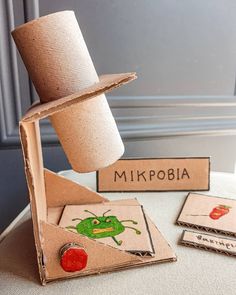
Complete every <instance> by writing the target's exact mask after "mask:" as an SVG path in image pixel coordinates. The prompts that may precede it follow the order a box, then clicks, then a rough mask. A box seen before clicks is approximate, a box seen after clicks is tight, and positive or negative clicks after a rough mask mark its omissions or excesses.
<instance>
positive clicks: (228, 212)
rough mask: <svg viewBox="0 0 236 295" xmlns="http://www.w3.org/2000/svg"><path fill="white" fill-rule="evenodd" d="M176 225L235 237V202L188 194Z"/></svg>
mask: <svg viewBox="0 0 236 295" xmlns="http://www.w3.org/2000/svg"><path fill="white" fill-rule="evenodd" d="M176 223H177V224H178V225H185V226H188V227H193V228H197V229H204V230H206V231H213V232H216V233H222V234H226V235H231V236H236V200H234V199H228V198H221V197H214V196H208V195H202V194H195V193H190V194H189V195H188V196H187V198H186V200H185V203H184V205H183V208H182V210H181V212H180V215H179V217H178V219H177V221H176Z"/></svg>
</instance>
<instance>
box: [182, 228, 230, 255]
mask: <svg viewBox="0 0 236 295" xmlns="http://www.w3.org/2000/svg"><path fill="white" fill-rule="evenodd" d="M180 244H182V245H185V246H190V247H195V248H199V249H203V250H207V251H213V252H216V253H220V254H226V255H228V256H236V240H235V239H231V238H222V237H219V236H216V235H212V234H205V233H200V232H195V231H189V230H184V231H183V234H182V237H181V240H180Z"/></svg>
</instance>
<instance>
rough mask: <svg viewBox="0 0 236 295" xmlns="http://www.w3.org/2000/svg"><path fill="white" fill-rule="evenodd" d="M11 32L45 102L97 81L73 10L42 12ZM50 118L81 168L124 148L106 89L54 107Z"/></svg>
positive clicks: (99, 163) (100, 164)
mask: <svg viewBox="0 0 236 295" xmlns="http://www.w3.org/2000/svg"><path fill="white" fill-rule="evenodd" d="M12 35H13V38H14V40H15V42H16V45H17V47H18V49H19V52H20V54H21V56H22V59H23V61H24V63H25V66H26V68H27V70H28V72H29V75H30V77H31V79H32V81H33V83H34V85H35V88H36V90H37V92H38V94H39V97H40V100H41V102H42V103H45V102H49V101H51V100H56V99H60V98H62V97H65V96H67V95H70V94H73V93H76V92H77V91H79V90H81V89H84V88H86V87H88V86H91V85H93V84H94V83H98V82H99V79H98V76H97V73H96V70H95V68H94V65H93V62H92V60H91V57H90V55H89V52H88V49H87V47H86V44H85V41H84V39H83V36H82V33H81V31H80V28H79V25H78V23H77V20H76V18H75V15H74V12H73V11H63V12H58V13H54V14H50V15H47V16H43V17H41V18H39V19H37V20H33V21H31V22H29V23H26V24H24V25H22V26H20V27H18V28H16V29H15V30H14V31H13V32H12ZM104 46H105V44H104ZM50 120H51V122H52V125H53V127H54V129H55V130H56V133H57V135H58V137H59V140H60V142H61V144H62V147H63V149H64V151H65V153H66V155H67V157H68V160H69V162H70V164H71V166H72V168H73V169H74V170H76V171H78V172H89V171H94V170H98V169H99V168H103V167H105V166H107V165H110V164H112V163H113V162H115V161H116V160H118V159H119V158H120V157H121V156H122V154H123V152H124V145H123V143H122V140H121V138H120V135H119V132H118V130H117V126H116V124H115V121H114V118H113V116H112V114H111V111H110V108H109V106H108V103H107V100H106V97H105V95H104V94H103V95H100V96H98V97H95V98H92V99H90V100H87V101H83V102H80V103H78V104H77V105H75V106H73V107H70V108H67V109H66V110H64V111H61V112H59V113H56V114H54V115H52V116H51V117H50Z"/></svg>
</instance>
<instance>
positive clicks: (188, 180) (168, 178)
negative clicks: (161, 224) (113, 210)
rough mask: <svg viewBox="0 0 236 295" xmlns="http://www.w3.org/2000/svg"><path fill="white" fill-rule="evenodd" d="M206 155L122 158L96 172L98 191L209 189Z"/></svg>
mask: <svg viewBox="0 0 236 295" xmlns="http://www.w3.org/2000/svg"><path fill="white" fill-rule="evenodd" d="M209 175H210V159H209V158H208V157H205V158H166V159H165V158H153V159H152V158H150V159H149V158H146V159H122V160H118V161H117V162H115V163H114V164H112V165H111V166H109V167H106V168H103V169H99V170H98V172H97V191H98V192H134V191H135V192H139V191H146V192H151V191H189V190H191V191H194V190H209Z"/></svg>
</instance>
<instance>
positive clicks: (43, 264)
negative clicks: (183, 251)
mask: <svg viewBox="0 0 236 295" xmlns="http://www.w3.org/2000/svg"><path fill="white" fill-rule="evenodd" d="M20 134H21V141H22V148H23V153H24V160H25V169H26V176H27V181H28V186H29V193H30V200H31V205H32V206H31V208H32V219H33V225H34V237H35V245H36V250H37V257H38V265H39V272H40V278H41V281H42V284H45V283H46V282H49V281H51V280H54V279H59V278H68V277H75V276H84V275H89V274H94V273H100V272H107V271H113V270H119V269H123V268H128V267H135V266H139V265H140V266H141V265H146V264H152V263H159V262H165V261H175V260H176V256H175V254H174V252H173V250H172V249H171V247H170V246H169V245H168V243H167V242H166V240H165V239H164V238H163V236H162V235H161V234H160V232H159V231H158V229H157V228H156V227H155V225H154V224H153V223H152V222H151V221H150V219H149V218H148V217H147V222H148V225H149V229H150V233H151V236H152V241H153V246H154V249H155V252H156V253H155V255H154V257H142V258H141V257H138V256H136V255H133V254H129V253H127V252H125V251H121V250H118V249H116V248H113V247H110V248H111V249H112V250H111V249H110V248H109V251H110V252H112V254H111V256H109V257H112V259H111V264H109V265H107V264H106V266H104V268H103V267H101V268H99V269H98V268H97V265H94V268H92V267H91V269H89V271H86V269H85V270H84V271H81V272H78V273H66V272H64V271H63V270H62V268H61V266H60V264H59V260H58V258H57V259H56V260H55V259H54V258H56V257H58V253H59V250H60V249H59V248H60V246H62V244H64V243H65V242H66V243H69V242H72V241H74V242H79V241H80V242H82V241H83V242H84V239H85V240H86V243H88V245H93V247H92V246H91V247H92V248H91V249H93V252H92V253H93V255H95V256H96V257H97V258H96V259H101V260H103V256H104V255H101V252H100V250H99V251H98V252H97V251H96V249H97V244H95V243H98V244H99V249H101V251H103V250H102V249H104V251H107V247H109V246H106V245H105V244H102V243H99V242H97V241H94V240H91V239H88V238H86V237H84V236H80V235H78V234H74V233H71V232H67V231H66V230H65V229H63V228H60V227H58V226H55V225H53V224H50V223H49V221H53V223H55V222H56V219H57V218H59V214H60V213H59V212H60V210H61V208H60V207H61V206H59V205H62V204H63V203H64V202H69V197H70V191H69V188H70V189H71V192H72V200H73V201H72V202H74V203H75V204H80V202H83V200H84V199H83V197H82V198H80V190H81V195H82V196H83V195H84V193H85V191H86V192H88V194H89V193H90V192H91V191H89V190H88V189H87V188H84V187H82V186H80V185H77V184H74V185H73V184H72V183H71V181H68V182H67V180H65V178H64V177H61V176H58V175H56V174H54V173H53V172H51V171H48V170H45V172H44V170H43V162H42V150H41V144H40V137H39V136H40V134H39V122H38V120H36V121H35V122H21V123H20ZM64 185H65V186H66V187H67V189H62V187H63V186H64ZM50 186H51V187H50ZM76 186H78V188H77V189H75V187H76ZM54 190H55V192H56V193H59V191H60V195H59V196H60V198H61V199H62V200H63V201H62V203H60V202H57V200H56V199H57V198H56V196H57V194H54ZM47 193H48V196H49V201H48V202H47ZM76 194H78V199H77V200H76ZM92 200H94V202H95V203H96V202H98V201H103V202H107V199H106V198H103V197H102V196H101V195H99V194H97V193H96V192H94V193H93V192H91V193H90V195H89V198H88V202H91V201H92ZM118 202H121V204H122V205H126V204H127V205H136V204H137V201H136V200H123V201H116V202H114V204H117V203H118ZM47 203H48V204H50V205H53V204H55V205H56V206H59V207H56V209H55V207H48V205H47ZM53 208H54V210H53ZM52 236H55V238H53V239H52ZM88 240H89V242H88ZM86 245H87V244H86ZM89 247H90V246H89ZM103 247H104V248H103ZM89 249H90V248H89ZM117 251H118V252H117ZM104 253H107V252H104ZM116 253H117V254H116ZM121 256H122V259H121ZM94 259H95V258H94ZM108 260H109V259H108ZM106 261H107V260H106ZM96 263H97V262H96ZM100 263H102V262H100ZM106 263H107V262H106ZM99 265H102V264H99Z"/></svg>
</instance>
